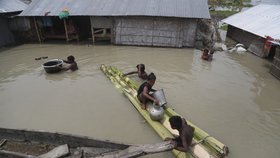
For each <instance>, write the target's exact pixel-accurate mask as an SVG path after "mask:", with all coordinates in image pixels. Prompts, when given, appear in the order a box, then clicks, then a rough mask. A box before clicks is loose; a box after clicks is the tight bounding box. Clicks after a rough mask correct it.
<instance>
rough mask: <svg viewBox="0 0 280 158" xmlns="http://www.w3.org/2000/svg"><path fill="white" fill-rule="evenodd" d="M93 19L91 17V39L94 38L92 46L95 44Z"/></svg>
mask: <svg viewBox="0 0 280 158" xmlns="http://www.w3.org/2000/svg"><path fill="white" fill-rule="evenodd" d="M91 19H92V17H90V29H91V38H92V44H94V42H95V41H94V30H93V25H92V20H91Z"/></svg>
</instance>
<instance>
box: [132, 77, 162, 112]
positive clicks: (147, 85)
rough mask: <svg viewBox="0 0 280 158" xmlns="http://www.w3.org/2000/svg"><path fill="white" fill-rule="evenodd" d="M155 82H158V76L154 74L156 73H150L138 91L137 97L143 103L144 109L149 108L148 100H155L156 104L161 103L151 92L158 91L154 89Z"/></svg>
mask: <svg viewBox="0 0 280 158" xmlns="http://www.w3.org/2000/svg"><path fill="white" fill-rule="evenodd" d="M155 82H156V76H155V75H154V73H150V74H149V76H148V77H147V81H146V82H144V83H143V84H142V85H141V86H140V87H139V89H138V91H137V98H138V100H139V101H140V103H141V107H142V109H146V108H147V102H148V100H150V101H153V102H154V103H155V104H157V105H159V100H157V99H155V98H154V97H152V96H151V95H150V94H149V93H150V92H151V91H152V92H154V91H156V90H154V89H152V87H153V85H154V84H155Z"/></svg>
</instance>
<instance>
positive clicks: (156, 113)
mask: <svg viewBox="0 0 280 158" xmlns="http://www.w3.org/2000/svg"><path fill="white" fill-rule="evenodd" d="M149 113H150V118H151V119H152V120H154V121H160V120H161V119H162V117H163V114H164V109H163V108H162V107H161V106H158V105H152V106H151V108H150V109H149Z"/></svg>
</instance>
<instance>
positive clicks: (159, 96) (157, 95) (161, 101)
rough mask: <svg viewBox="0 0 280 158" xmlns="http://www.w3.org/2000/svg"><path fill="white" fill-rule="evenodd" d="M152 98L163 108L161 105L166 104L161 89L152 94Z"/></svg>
mask: <svg viewBox="0 0 280 158" xmlns="http://www.w3.org/2000/svg"><path fill="white" fill-rule="evenodd" d="M153 97H154V98H156V99H157V100H159V105H160V106H163V105H165V104H166V103H167V102H166V99H165V95H164V92H163V89H160V90H157V91H155V92H154V93H153Z"/></svg>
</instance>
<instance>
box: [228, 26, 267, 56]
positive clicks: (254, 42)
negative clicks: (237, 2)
mask: <svg viewBox="0 0 280 158" xmlns="http://www.w3.org/2000/svg"><path fill="white" fill-rule="evenodd" d="M227 37H230V38H231V39H233V40H234V41H236V42H239V43H242V44H244V45H245V46H246V48H247V49H248V50H249V51H250V52H252V53H254V54H256V55H257V56H259V57H265V54H264V52H263V46H264V42H265V39H264V38H262V37H259V36H257V35H254V34H252V33H249V32H247V31H244V30H241V29H239V28H236V27H234V26H231V25H229V27H228V31H227Z"/></svg>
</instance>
